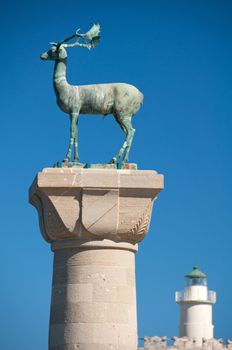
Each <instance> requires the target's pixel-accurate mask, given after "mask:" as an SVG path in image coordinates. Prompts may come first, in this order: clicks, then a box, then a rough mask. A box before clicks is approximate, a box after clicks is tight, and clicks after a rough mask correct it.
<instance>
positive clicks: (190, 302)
mask: <svg viewBox="0 0 232 350" xmlns="http://www.w3.org/2000/svg"><path fill="white" fill-rule="evenodd" d="M196 270H197V271H196ZM193 271H194V275H196V276H194V275H193V276H192V275H191V273H190V275H186V276H185V277H186V279H187V285H186V286H185V288H184V290H183V291H181V292H176V303H177V304H179V305H180V320H179V337H188V338H191V339H195V341H196V345H197V346H202V339H203V338H205V339H211V338H213V329H214V326H213V323H212V306H213V304H215V302H216V293H215V292H214V291H209V290H208V287H207V282H206V275H204V274H203V273H202V275H201V276H199V272H200V271H199V270H198V269H197V268H196V267H195V268H194V270H193Z"/></svg>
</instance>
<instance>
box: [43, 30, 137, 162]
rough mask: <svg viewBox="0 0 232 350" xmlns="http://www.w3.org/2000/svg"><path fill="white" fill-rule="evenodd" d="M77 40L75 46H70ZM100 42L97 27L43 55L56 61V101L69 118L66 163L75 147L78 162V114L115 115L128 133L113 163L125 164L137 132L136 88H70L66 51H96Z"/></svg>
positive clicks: (108, 85)
mask: <svg viewBox="0 0 232 350" xmlns="http://www.w3.org/2000/svg"><path fill="white" fill-rule="evenodd" d="M74 37H76V38H77V40H76V41H75V42H74V43H71V44H67V42H68V41H70V40H71V39H73V38H74ZM99 39H100V26H99V24H94V25H93V26H92V28H91V29H90V30H89V31H88V32H87V33H85V34H80V33H79V30H77V31H76V33H75V34H74V35H72V36H69V37H68V38H66V39H64V40H62V41H61V42H59V43H51V45H52V46H51V48H50V49H49V50H48V51H47V52H45V53H43V54H41V55H40V58H41V59H42V60H52V61H55V68H54V75H53V85H54V90H55V94H56V97H57V104H58V106H59V107H60V108H61V110H62V111H63V112H65V113H67V114H69V115H70V122H71V125H70V140H69V147H68V151H67V154H66V156H65V159H64V162H69V161H70V158H71V155H72V149H73V145H74V160H73V161H74V163H77V162H78V160H79V155H78V117H79V114H100V115H108V114H113V116H114V118H115V120H116V122H117V123H118V124H119V126H120V128H121V129H122V131H123V132H124V133H125V135H126V138H125V141H124V143H123V145H122V147H121V148H120V150H119V151H118V153H117V154H116V155H115V157H113V158H112V160H111V161H110V163H117V162H118V159H119V158H120V157H122V163H125V162H126V161H128V157H129V152H130V148H131V144H132V141H133V136H134V132H135V129H133V127H132V124H131V120H132V117H133V116H134V115H135V113H136V112H138V110H139V108H140V106H141V104H142V102H143V94H142V93H141V92H140V91H139V90H138V89H137V88H136V87H134V86H133V85H129V84H126V83H112V84H96V85H81V86H73V85H70V84H69V83H68V82H67V80H66V67H67V51H66V48H71V47H75V46H79V47H85V48H88V49H91V48H93V47H94V46H95V45H96V44H97V43H98V42H99ZM80 40H81V42H80Z"/></svg>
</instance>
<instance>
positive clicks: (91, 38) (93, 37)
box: [57, 24, 100, 50]
mask: <svg viewBox="0 0 232 350" xmlns="http://www.w3.org/2000/svg"><path fill="white" fill-rule="evenodd" d="M79 31H80V29H77V31H76V33H75V34H73V35H71V36H69V37H67V38H66V39H64V40H62V41H60V42H59V43H58V44H57V46H61V45H63V46H64V47H74V46H81V47H86V48H87V49H89V50H90V49H92V48H94V47H95V46H96V45H97V44H98V43H99V41H100V25H99V24H94V25H93V26H92V27H91V28H90V30H89V31H88V32H87V33H85V34H80V33H79ZM75 37H78V38H80V39H83V40H84V43H80V42H79V39H77V40H76V41H75V42H74V43H72V44H65V43H66V42H67V41H70V40H71V39H73V38H75ZM87 41H88V42H87Z"/></svg>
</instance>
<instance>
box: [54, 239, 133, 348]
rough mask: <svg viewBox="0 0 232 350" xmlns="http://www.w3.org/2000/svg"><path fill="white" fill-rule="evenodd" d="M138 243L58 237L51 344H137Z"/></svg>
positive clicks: (93, 345)
mask: <svg viewBox="0 0 232 350" xmlns="http://www.w3.org/2000/svg"><path fill="white" fill-rule="evenodd" d="M136 248H137V247H136V245H135V246H134V245H132V244H128V243H124V244H123V243H121V244H120V243H114V242H113V241H109V240H103V241H96V242H94V241H78V240H73V241H71V240H70V241H66V242H65V241H64V242H59V243H58V244H57V243H54V244H53V245H52V249H53V250H54V252H55V255H54V272H53V286H52V303H51V317H50V336H49V350H73V349H78V350H97V349H99V350H108V349H112V350H136V349H137V317H136V290H135V264H134V252H135V251H136Z"/></svg>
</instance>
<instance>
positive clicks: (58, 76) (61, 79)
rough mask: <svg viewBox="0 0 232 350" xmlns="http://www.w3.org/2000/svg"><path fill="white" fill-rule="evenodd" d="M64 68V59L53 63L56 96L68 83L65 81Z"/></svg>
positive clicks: (65, 63)
mask: <svg viewBox="0 0 232 350" xmlns="http://www.w3.org/2000/svg"><path fill="white" fill-rule="evenodd" d="M66 67H67V59H66V58H65V59H62V60H58V61H56V62H55V68H54V74H53V84H54V88H55V92H56V95H59V94H60V93H61V92H63V90H64V89H65V88H67V86H68V83H67V80H66Z"/></svg>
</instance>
